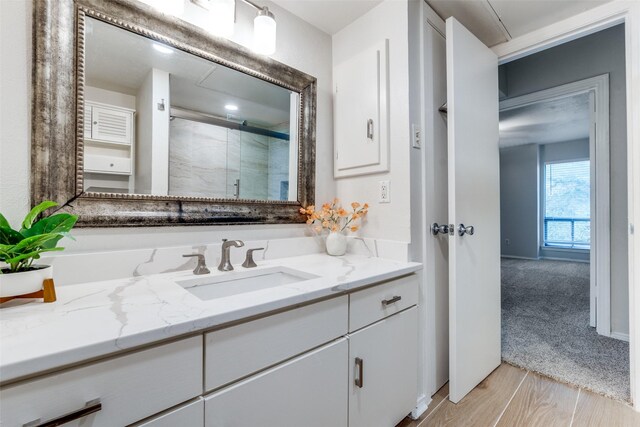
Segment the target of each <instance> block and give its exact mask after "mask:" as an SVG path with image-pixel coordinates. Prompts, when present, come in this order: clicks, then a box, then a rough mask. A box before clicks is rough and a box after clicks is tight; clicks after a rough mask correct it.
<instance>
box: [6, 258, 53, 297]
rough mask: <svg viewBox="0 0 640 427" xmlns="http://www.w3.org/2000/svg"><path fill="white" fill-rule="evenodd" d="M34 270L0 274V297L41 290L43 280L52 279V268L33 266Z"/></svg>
mask: <svg viewBox="0 0 640 427" xmlns="http://www.w3.org/2000/svg"><path fill="white" fill-rule="evenodd" d="M33 267H34V268H35V270H29V271H21V272H19V273H3V274H0V297H12V296H15V295H23V294H30V293H31V292H37V291H39V290H41V289H42V283H43V282H44V280H45V279H51V278H53V266H50V265H34V266H33Z"/></svg>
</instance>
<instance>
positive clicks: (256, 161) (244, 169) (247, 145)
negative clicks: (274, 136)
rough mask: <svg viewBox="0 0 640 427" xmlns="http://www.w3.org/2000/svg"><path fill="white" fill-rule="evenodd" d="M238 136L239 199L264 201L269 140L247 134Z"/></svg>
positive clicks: (265, 196) (261, 136) (243, 133)
mask: <svg viewBox="0 0 640 427" xmlns="http://www.w3.org/2000/svg"><path fill="white" fill-rule="evenodd" d="M240 136H241V138H240V139H241V146H240V159H241V161H240V198H241V199H258V200H266V199H267V179H266V178H267V175H268V173H269V146H268V144H269V138H268V137H266V136H263V135H256V134H253V133H247V132H242V133H241V135H240Z"/></svg>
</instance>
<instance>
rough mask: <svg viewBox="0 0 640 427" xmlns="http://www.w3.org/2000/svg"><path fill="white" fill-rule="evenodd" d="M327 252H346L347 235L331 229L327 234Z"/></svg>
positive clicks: (337, 253) (341, 253) (342, 253)
mask: <svg viewBox="0 0 640 427" xmlns="http://www.w3.org/2000/svg"><path fill="white" fill-rule="evenodd" d="M326 245H327V253H328V254H329V255H333V256H339V255H344V254H345V252H347V237H346V236H345V235H344V234H342V233H341V232H339V231H332V232H331V233H329V235H328V236H327V243H326Z"/></svg>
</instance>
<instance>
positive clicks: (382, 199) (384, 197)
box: [378, 180, 391, 203]
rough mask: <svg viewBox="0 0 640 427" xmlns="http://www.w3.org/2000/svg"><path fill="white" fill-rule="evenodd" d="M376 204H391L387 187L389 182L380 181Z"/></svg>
mask: <svg viewBox="0 0 640 427" xmlns="http://www.w3.org/2000/svg"><path fill="white" fill-rule="evenodd" d="M378 203H391V188H390V187H389V181H386V180H385V181H380V189H379V192H378Z"/></svg>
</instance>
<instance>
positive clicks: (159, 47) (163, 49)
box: [153, 43, 173, 55]
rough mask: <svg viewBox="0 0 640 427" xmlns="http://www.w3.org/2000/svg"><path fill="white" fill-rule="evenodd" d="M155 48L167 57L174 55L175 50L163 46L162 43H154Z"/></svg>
mask: <svg viewBox="0 0 640 427" xmlns="http://www.w3.org/2000/svg"><path fill="white" fill-rule="evenodd" d="M153 48H154V49H155V50H157V51H158V52H160V53H164V54H165V55H168V54H171V53H173V49H171V48H168V47H167V46H164V45H161V44H160V43H154V44H153Z"/></svg>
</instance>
